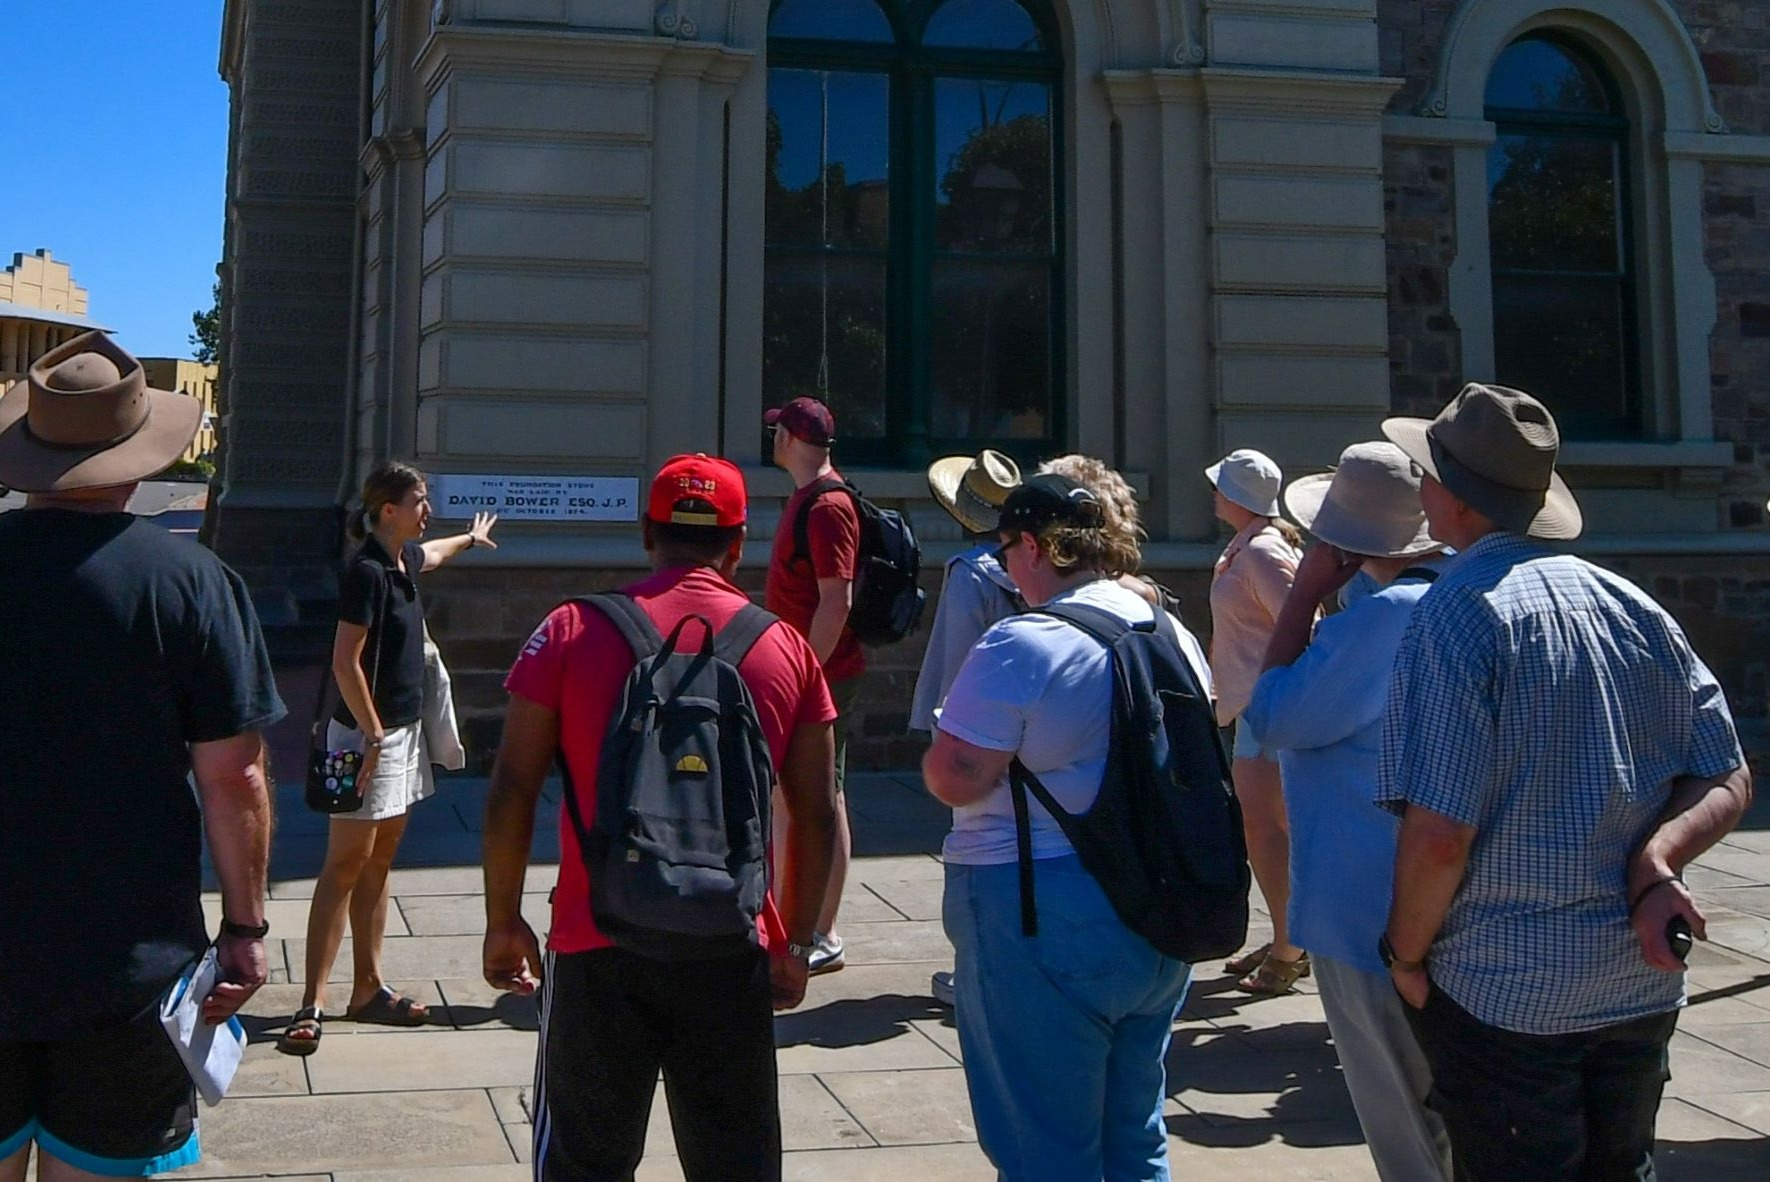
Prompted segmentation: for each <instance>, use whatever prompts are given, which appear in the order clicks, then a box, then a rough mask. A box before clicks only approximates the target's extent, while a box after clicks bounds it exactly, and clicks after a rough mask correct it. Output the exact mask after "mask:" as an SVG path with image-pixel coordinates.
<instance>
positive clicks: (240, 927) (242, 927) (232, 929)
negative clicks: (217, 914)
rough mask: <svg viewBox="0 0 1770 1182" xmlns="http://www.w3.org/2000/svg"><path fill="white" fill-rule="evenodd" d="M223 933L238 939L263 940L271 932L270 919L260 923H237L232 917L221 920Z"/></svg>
mask: <svg viewBox="0 0 1770 1182" xmlns="http://www.w3.org/2000/svg"><path fill="white" fill-rule="evenodd" d="M221 934H222V935H224V936H232V937H233V938H234V939H236V940H262V939H264V937H265V936H267V935H268V934H270V921H269V920H265V921H264V922H263V923H260V924H250V923H235V922H234V921H233V920H231V919H224V920H222V921H221Z"/></svg>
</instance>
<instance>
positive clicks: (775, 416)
mask: <svg viewBox="0 0 1770 1182" xmlns="http://www.w3.org/2000/svg"><path fill="white" fill-rule="evenodd" d="M762 421H763V422H764V423H765V424H767V425H768V426H770V427H772V426H774V425H775V424H776V423H779V424H780V425H781V426H783V427H785V428H786V429H787V431H788V432H789V433H791V434H792V435H793V436H794V437H795V438H797V439H803V440H804V441H805V442H807V443H814V444H816V445H817V446H818V447H828V446H830V444H832V443H834V442H836V416H835V415H833V414H831V413H830V408H829V407H827V406H825V405H824V404H823V403H821V402H819V401H818V400H817V399H815V398H795V399H793V401H791V402H789V403H787V404H786V405H785V406H777V407H775V408H774V409H773V410H771V411H769V412H768V413H767V414H765V415H763V416H762Z"/></svg>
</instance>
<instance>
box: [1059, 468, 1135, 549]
mask: <svg viewBox="0 0 1770 1182" xmlns="http://www.w3.org/2000/svg"><path fill="white" fill-rule="evenodd" d="M1053 472H1054V473H1056V474H1057V475H1059V476H1067V477H1069V478H1070V479H1071V480H1073V481H1075V482H1076V483H1077V484H1081V485H1086V486H1087V489H1088V491H1089V492H1091V493H1093V494H1094V495H1095V496H1096V497H1097V498H1099V500H1100V507H1101V508H1102V509H1104V510H1105V511H1106V527H1107V528H1108V529H1127V530H1130V531H1131V535H1132V537H1133V538H1134V539H1135V540H1137V541H1142V539H1143V536H1144V534H1143V517H1142V513H1141V512H1140V511H1139V510H1138V508H1137V493H1136V491H1135V490H1133V489H1132V488H1131V485H1130V482H1129V481H1127V480H1126V479H1125V478H1124V477H1123V476H1120V475H1119V474H1118V472H1116V471H1115V470H1114V469H1112V468H1109V467H1107V466H1106V464H1105V462H1104V461H1102V460H1097V459H1095V458H1094V457H1093V456H1084V455H1079V454H1076V453H1073V452H1072V453H1071V454H1069V455H1066V456H1058V457H1057V458H1056V459H1053V460H1046V461H1045V462H1044V463H1042V464H1040V465H1039V473H1038V474H1039V475H1040V476H1044V475H1046V474H1048V473H1053Z"/></svg>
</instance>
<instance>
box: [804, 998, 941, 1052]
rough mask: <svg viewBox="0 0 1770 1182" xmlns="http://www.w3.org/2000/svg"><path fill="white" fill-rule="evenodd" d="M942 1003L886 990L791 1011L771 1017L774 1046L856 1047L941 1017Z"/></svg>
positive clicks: (881, 1039)
mask: <svg viewBox="0 0 1770 1182" xmlns="http://www.w3.org/2000/svg"><path fill="white" fill-rule="evenodd" d="M946 1015H947V1010H946V1007H945V1006H942V1005H940V1004H939V1003H938V1002H936V1001H935V1000H934V999H933V998H931V997H911V996H909V995H907V994H902V993H886V994H882V995H880V996H878V997H868V998H844V999H842V1000H841V1001H833V1002H830V1003H829V1004H828V1005H821V1006H818V1007H817V1008H816V1009H812V1010H790V1011H788V1012H787V1013H784V1014H780V1015H778V1016H777V1017H776V1018H775V1020H774V1042H775V1045H776V1046H777V1047H799V1046H811V1047H859V1046H867V1045H869V1044H871V1043H877V1042H885V1041H886V1040H887V1039H893V1038H897V1037H898V1036H899V1035H904V1034H909V1033H911V1030H910V1023H911V1022H919V1021H922V1020H925V1019H942V1018H945V1017H946Z"/></svg>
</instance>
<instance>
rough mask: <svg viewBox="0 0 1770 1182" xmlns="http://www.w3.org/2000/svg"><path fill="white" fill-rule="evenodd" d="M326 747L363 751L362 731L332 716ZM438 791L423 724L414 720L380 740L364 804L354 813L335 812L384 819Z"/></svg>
mask: <svg viewBox="0 0 1770 1182" xmlns="http://www.w3.org/2000/svg"><path fill="white" fill-rule="evenodd" d="M326 747H327V748H328V749H329V750H332V751H361V750H362V747H363V736H362V732H361V731H354V730H351V729H350V728H349V727H347V726H344V725H343V724H342V723H340V722H339V721H338V720H337V719H333V720H332V723H331V725H329V726H328V727H327V728H326ZM435 793H436V780H435V779H434V778H433V776H432V775H431V770H430V753H429V751H427V750H426V749H425V745H424V724H423V722H421V721H420V722H414V723H411V724H409V725H407V726H402V727H398V728H396V729H394V730H390V731H388V732H387V737H386V738H385V739H383V740H382V741H381V758H380V759H378V760H377V761H376V762H375V775H374V778H373V779H371V780H370V781H369V786H368V787H367V788H366V789H365V790H364V791H363V807H362V808H360V809H358V810H357V811H356V812H354V813H333V814H332V815H333V816H334V817H336V818H337V819H338V820H340V821H385V820H388V819H389V818H391V817H401V816H404V815H405V814H406V811H407V810H408V809H410V808H411V807H412V806H413V805H415V804H417V803H418V802H419V801H420V800H423V799H424V798H425V797H427V796H432V795H434V794H435Z"/></svg>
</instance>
